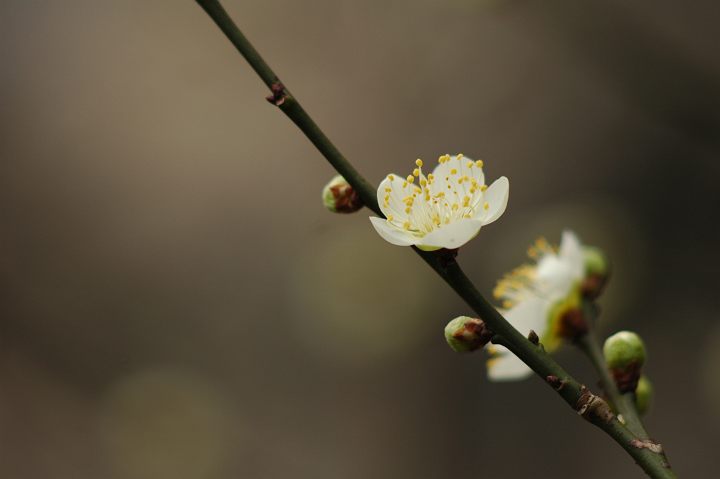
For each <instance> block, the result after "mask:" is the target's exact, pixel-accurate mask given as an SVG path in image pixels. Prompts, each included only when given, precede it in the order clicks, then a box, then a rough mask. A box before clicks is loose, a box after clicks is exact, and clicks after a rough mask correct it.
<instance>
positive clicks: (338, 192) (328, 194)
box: [322, 175, 364, 213]
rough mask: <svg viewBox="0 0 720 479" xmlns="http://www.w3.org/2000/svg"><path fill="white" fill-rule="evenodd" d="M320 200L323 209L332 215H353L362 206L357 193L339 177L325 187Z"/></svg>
mask: <svg viewBox="0 0 720 479" xmlns="http://www.w3.org/2000/svg"><path fill="white" fill-rule="evenodd" d="M322 198H323V204H324V205H325V208H327V209H328V210H330V211H332V212H333V213H354V212H356V211H358V210H359V209H361V208H362V207H363V206H364V205H363V202H362V200H361V199H360V195H358V193H357V191H355V190H354V189H353V187H352V186H350V184H349V183H348V182H347V181H346V180H345V178H343V177H342V176H340V175H337V176H335V177H334V178H333V179H332V180H330V182H329V183H328V184H327V185H325V188H323V192H322Z"/></svg>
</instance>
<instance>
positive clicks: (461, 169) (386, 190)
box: [370, 154, 510, 251]
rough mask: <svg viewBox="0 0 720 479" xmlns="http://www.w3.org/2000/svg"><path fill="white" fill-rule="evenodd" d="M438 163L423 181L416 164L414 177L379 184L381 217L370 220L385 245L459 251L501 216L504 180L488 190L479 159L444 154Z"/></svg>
mask: <svg viewBox="0 0 720 479" xmlns="http://www.w3.org/2000/svg"><path fill="white" fill-rule="evenodd" d="M438 162H439V163H438V165H437V166H436V167H435V169H434V170H433V172H432V173H430V174H428V175H427V176H425V174H424V173H423V170H422V167H423V161H422V160H417V161H416V162H415V165H416V166H417V167H416V168H415V169H414V170H413V174H412V175H409V176H407V177H406V178H405V177H401V176H398V175H394V174H390V175H388V176H387V177H386V178H385V179H384V180H383V181H382V183H380V186H379V187H378V193H377V199H378V204H379V206H380V210H381V211H382V212H383V214H384V215H385V218H376V217H371V218H370V221H371V222H372V224H373V226H374V227H375V229H376V230H377V232H378V234H380V236H382V237H383V239H385V240H386V241H388V242H389V243H392V244H394V245H398V246H417V247H418V248H420V249H422V250H425V251H432V250H437V249H440V248H447V249H455V248H459V247H460V246H462V245H464V244H465V243H467V242H468V241H470V240H471V239H472V238H474V237H475V236H476V235H477V234H478V232H479V231H480V228H482V227H483V226H484V225H487V224H490V223H492V222H493V221H495V220H496V219H498V218H499V217H500V216H501V215H502V214H503V212H505V208H506V206H507V202H508V194H509V189H510V186H509V182H508V179H507V178H506V177H504V176H502V177H500V178H498V179H497V180H495V181H494V182H493V184H492V185H490V186H489V187H488V186H486V185H485V175H484V174H483V162H482V160H478V161H473V160H471V159H469V158H467V157H464V156H463V155H462V154H458V155H456V156H450V155H443V156H441V157H440V158H439V159H438Z"/></svg>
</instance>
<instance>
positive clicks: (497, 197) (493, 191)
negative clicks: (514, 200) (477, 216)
mask: <svg viewBox="0 0 720 479" xmlns="http://www.w3.org/2000/svg"><path fill="white" fill-rule="evenodd" d="M509 196H510V181H508V179H507V178H506V177H504V176H501V177H500V178H498V179H497V180H495V181H493V184H492V185H490V186H489V187H488V189H487V191H485V195H484V198H483V201H486V202H487V203H488V209H487V210H485V209H484V208H482V209H480V212H482V213H481V214H484V216H482V219H483V224H485V225H488V224H490V223H492V222H493V221H495V220H496V219H498V218H500V216H501V215H502V214H503V213H505V208H506V207H507V203H508V197H509Z"/></svg>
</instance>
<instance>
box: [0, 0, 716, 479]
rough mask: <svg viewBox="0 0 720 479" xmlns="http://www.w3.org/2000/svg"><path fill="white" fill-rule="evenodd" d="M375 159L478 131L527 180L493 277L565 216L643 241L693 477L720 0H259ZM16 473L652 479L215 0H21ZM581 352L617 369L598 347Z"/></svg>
mask: <svg viewBox="0 0 720 479" xmlns="http://www.w3.org/2000/svg"><path fill="white" fill-rule="evenodd" d="M226 7H227V8H228V10H229V11H230V13H231V14H233V15H234V17H235V18H236V20H237V21H238V23H239V24H240V25H241V27H242V28H243V29H244V30H245V31H246V33H247V34H248V35H249V37H250V38H251V39H252V40H253V42H254V43H255V44H256V46H257V47H258V48H259V49H260V51H261V52H262V53H263V54H264V55H265V56H266V58H267V60H268V61H269V62H270V63H271V65H273V66H274V67H275V68H276V70H277V72H278V73H279V75H280V76H281V78H283V80H284V81H285V82H286V84H287V85H288V86H289V87H290V88H291V89H292V91H293V92H294V93H295V94H296V95H297V96H298V97H299V99H300V100H301V101H302V102H303V103H304V105H305V106H306V108H307V109H308V111H309V112H310V113H311V114H312V115H313V116H314V117H315V118H316V120H317V121H318V123H319V124H320V125H321V126H322V127H323V128H325V130H326V132H327V133H328V135H329V136H330V137H331V138H333V139H334V141H335V142H336V143H337V145H338V146H339V147H340V149H341V150H342V151H343V152H344V153H345V154H346V156H347V157H348V158H350V159H351V160H352V161H353V162H354V163H355V164H356V166H357V167H358V168H359V169H360V170H361V171H362V172H363V173H364V174H365V175H366V176H367V177H368V178H369V179H370V180H372V181H373V182H378V181H379V180H380V179H381V178H382V177H383V176H384V175H385V174H386V173H388V172H390V171H395V172H398V173H407V172H408V171H409V170H410V169H411V167H412V162H413V161H414V159H415V158H417V157H421V158H425V159H426V161H433V160H434V158H436V157H437V156H438V155H440V154H443V153H446V152H449V153H455V152H463V153H465V154H466V155H468V156H470V157H473V158H476V159H477V158H482V159H484V160H485V162H486V174H487V175H488V177H489V178H495V177H497V176H500V175H506V176H508V177H509V178H510V180H511V184H512V188H511V190H512V194H511V197H510V204H509V208H508V210H507V212H506V214H505V215H504V217H503V218H502V220H501V221H499V222H497V223H495V224H493V225H492V226H490V227H488V228H487V229H485V230H483V232H482V234H481V235H480V236H479V237H478V238H477V239H476V240H474V241H473V242H472V243H470V245H468V246H467V247H466V248H464V249H463V251H462V254H461V259H462V263H463V264H464V266H465V268H466V269H467V271H468V274H469V275H470V276H471V277H472V278H473V279H474V280H476V282H477V284H478V285H479V287H480V288H481V289H482V290H483V291H486V292H490V290H491V288H492V286H493V284H494V281H495V279H496V278H497V277H499V276H500V275H501V274H502V273H503V272H504V271H506V270H508V269H510V268H512V267H514V266H516V265H517V264H519V263H520V262H522V261H523V260H524V251H525V249H526V247H527V245H529V244H530V243H531V242H532V241H533V240H534V239H535V238H536V237H537V236H539V235H544V236H546V237H548V238H549V239H550V240H552V241H557V240H558V239H559V236H560V232H561V230H562V229H563V228H565V227H570V228H572V229H574V230H575V231H576V232H577V233H578V234H579V235H580V236H581V238H582V239H583V240H584V241H585V242H586V243H589V244H595V245H598V246H600V247H602V248H604V249H605V250H606V251H607V252H608V254H609V255H610V256H611V257H612V259H613V261H614V265H615V270H614V273H615V276H614V278H613V280H612V283H611V285H610V287H609V289H608V291H607V294H606V296H605V297H604V299H603V301H602V304H603V311H604V313H603V316H602V320H601V323H600V324H599V328H600V330H601V332H602V333H603V335H606V334H608V333H610V332H612V331H614V330H616V329H633V330H635V331H638V332H639V333H640V334H642V336H643V337H644V338H645V339H646V342H647V346H648V348H649V363H648V366H647V371H648V373H649V375H650V376H651V378H652V380H653V382H654V384H655V388H656V391H657V397H656V402H655V407H654V409H653V411H652V412H651V414H650V415H649V417H648V418H647V424H648V427H649V429H650V430H651V431H652V433H653V435H655V436H656V437H657V438H658V439H660V440H661V441H662V442H663V444H664V445H665V446H666V447H667V450H668V451H669V453H670V459H671V461H672V463H673V465H674V466H675V468H676V469H677V470H678V471H679V473H680V475H681V477H693V478H696V477H716V473H717V468H718V466H719V465H720V464H719V463H718V457H717V454H714V453H713V449H714V447H713V446H712V445H713V444H714V445H715V446H717V437H718V433H719V432H720V323H719V322H718V310H719V309H718V308H719V307H720V304H719V302H720V301H719V300H718V293H717V288H718V270H719V268H720V248H718V245H719V244H720V233H719V231H720V230H719V229H718V228H717V224H716V223H717V221H718V206H719V205H720V195H718V191H719V190H718V184H719V180H720V166H719V165H720V162H719V161H718V154H719V153H720V136H719V133H720V59H719V58H718V55H717V46H718V40H719V38H718V33H717V24H718V20H720V15H719V14H720V11H719V8H720V7H718V5H717V2H713V1H705V0H696V1H694V2H692V3H687V2H677V1H670V0H625V1H620V0H609V1H608V0H583V1H575V0H545V1H531V0H515V1H512V0H508V1H500V0H496V1H488V0H485V1H481V0H412V1H411V0H365V1H360V0H313V1H310V0H306V1H298V0H262V1H260V0H252V1H242V2H241V1H237V0H232V1H230V0H228V1H227V2H226ZM0 65H1V67H0V231H1V234H0V298H1V301H0V475H1V476H2V477H4V478H8V479H15V478H17V479H34V478H38V479H41V478H42V479H45V478H58V479H60V478H68V479H69V478H73V479H75V478H108V479H120V478H123V479H125V478H127V479H149V478H153V479H157V478H174V479H225V478H260V479H269V478H277V477H286V476H292V477H294V478H343V479H356V478H357V479H360V478H369V477H372V478H388V479H389V478H393V479H396V478H430V479H434V478H438V479H439V478H446V477H453V476H458V477H460V476H462V477H483V478H489V479H494V478H527V477H554V478H571V477H577V475H578V474H579V473H580V471H582V475H583V477H587V478H605V477H622V478H625V477H639V476H640V475H641V474H640V472H639V470H638V469H636V468H635V466H634V465H633V464H632V461H631V460H630V459H629V458H628V457H626V455H625V453H624V452H623V451H621V450H620V449H619V448H618V447H617V445H616V444H614V443H613V442H611V441H610V440H609V439H608V438H607V437H605V436H604V435H603V434H601V433H600V432H598V431H596V430H595V429H594V428H592V427H591V426H589V425H588V424H586V423H584V422H583V421H580V420H578V419H577V417H575V416H574V415H573V414H572V413H571V412H570V410H569V409H567V407H566V406H565V405H564V404H563V403H562V402H561V401H559V400H558V398H557V397H555V395H554V394H552V393H551V392H550V391H549V390H548V389H547V388H546V387H545V386H544V385H543V384H542V383H541V382H540V380H538V379H536V378H531V379H529V380H527V381H524V382H521V383H514V384H492V383H489V382H488V381H487V380H486V379H485V377H484V361H483V358H482V355H480V354H478V355H470V356H459V355H455V354H453V353H452V352H451V351H450V350H449V349H448V348H447V346H446V345H445V344H444V339H443V336H442V327H443V326H444V324H445V322H446V321H447V320H449V319H451V318H452V317H454V316H455V315H458V314H463V313H468V312H469V311H468V309H467V308H466V307H465V306H464V305H463V304H462V303H461V302H460V301H459V300H458V299H456V298H455V297H454V296H453V295H452V294H451V293H450V291H449V290H448V288H447V287H446V286H445V285H444V284H443V283H442V282H441V281H440V280H439V279H438V278H437V277H435V276H434V274H433V273H432V272H431V270H430V269H429V268H427V267H426V266H425V265H424V264H422V263H421V262H420V261H419V260H418V259H417V258H416V257H415V255H413V254H412V252H411V251H409V250H407V249H403V248H398V247H393V246H391V245H389V244H387V243H385V242H384V241H382V240H381V239H380V238H379V237H377V236H376V235H375V233H374V231H373V230H372V229H371V227H370V224H369V222H368V220H367V217H368V213H367V212H365V211H364V212H360V213H358V214H355V215H351V216H337V215H332V214H329V213H328V212H326V211H325V210H324V209H323V207H322V205H321V202H320V198H319V196H320V189H321V187H322V185H323V184H324V183H325V182H326V181H327V180H328V179H329V178H330V177H331V176H332V175H333V171H332V170H331V168H330V167H329V166H328V165H327V164H326V163H325V162H324V160H323V159H322V158H321V157H320V156H319V154H318V153H317V152H316V151H315V150H314V149H313V148H312V146H311V145H310V143H309V142H308V141H307V140H306V139H305V138H304V137H303V136H302V135H301V134H300V133H299V131H297V130H296V129H295V127H294V126H293V125H292V124H291V123H290V122H289V121H288V120H287V119H286V118H284V116H283V115H282V114H280V113H279V112H278V111H276V109H275V108H273V107H271V106H270V105H269V104H268V103H267V102H266V101H265V100H264V99H263V98H264V96H265V95H266V94H267V92H266V89H265V87H264V86H263V85H262V83H261V82H260V81H259V79H258V78H256V76H255V75H254V74H253V73H252V71H251V70H250V68H249V67H248V66H247V65H246V64H245V63H244V62H243V61H242V60H241V58H240V57H239V56H238V55H237V53H236V52H235V51H234V50H233V49H232V47H231V46H230V44H229V43H228V42H227V40H226V39H225V38H224V37H223V36H222V35H221V34H220V32H219V31H218V29H217V28H216V27H215V26H214V25H213V24H212V23H211V22H210V20H209V19H208V18H207V17H206V15H205V14H204V13H203V12H202V10H201V9H200V8H199V7H198V6H197V5H196V4H195V3H194V2H192V1H189V0H186V1H182V2H179V1H169V0H166V1H153V2H148V1H139V0H133V1H130V0H127V1H122V2H118V1H116V2H98V1H91V0H72V1H64V2H60V1H50V0H47V1H39V0H38V1H27V0H4V1H3V2H2V3H0ZM559 359H560V360H561V362H562V363H563V364H565V365H566V366H567V367H568V368H569V369H570V370H571V371H572V372H573V373H575V374H577V375H578V376H580V377H581V378H583V379H584V380H585V381H586V382H587V383H588V384H594V382H595V379H594V377H593V375H592V374H591V370H590V368H589V367H588V366H587V365H586V363H585V362H584V361H583V359H582V358H581V357H580V356H579V355H578V354H576V353H575V352H574V351H572V350H567V351H563V352H561V353H560V354H559Z"/></svg>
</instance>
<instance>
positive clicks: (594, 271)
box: [582, 246, 610, 300]
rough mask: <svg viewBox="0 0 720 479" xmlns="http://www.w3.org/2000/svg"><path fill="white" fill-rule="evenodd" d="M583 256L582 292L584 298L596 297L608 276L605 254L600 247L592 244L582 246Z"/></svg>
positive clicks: (602, 288) (608, 268)
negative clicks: (583, 276)
mask: <svg viewBox="0 0 720 479" xmlns="http://www.w3.org/2000/svg"><path fill="white" fill-rule="evenodd" d="M583 256H584V258H585V279H584V281H583V284H582V294H583V297H584V298H586V299H590V300H594V299H597V298H598V297H599V296H600V295H601V294H602V292H603V290H604V289H605V285H606V284H607V280H608V278H609V276H610V267H609V264H608V261H607V258H606V257H605V254H604V253H603V252H602V250H601V249H600V248H595V247H593V246H585V247H583Z"/></svg>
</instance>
